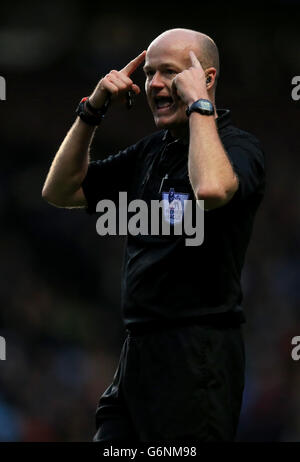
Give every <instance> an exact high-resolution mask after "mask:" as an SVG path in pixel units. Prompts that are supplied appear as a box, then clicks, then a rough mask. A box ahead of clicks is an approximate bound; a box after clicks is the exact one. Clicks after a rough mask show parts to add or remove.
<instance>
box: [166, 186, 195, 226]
mask: <svg viewBox="0 0 300 462" xmlns="http://www.w3.org/2000/svg"><path fill="white" fill-rule="evenodd" d="M188 198H189V194H187V193H178V192H175V190H174V188H170V191H169V192H164V191H163V192H162V200H163V211H164V218H165V220H166V221H167V222H168V223H170V224H171V225H176V224H177V223H181V222H182V218H183V214H184V209H185V206H186V202H185V201H187V200H188Z"/></svg>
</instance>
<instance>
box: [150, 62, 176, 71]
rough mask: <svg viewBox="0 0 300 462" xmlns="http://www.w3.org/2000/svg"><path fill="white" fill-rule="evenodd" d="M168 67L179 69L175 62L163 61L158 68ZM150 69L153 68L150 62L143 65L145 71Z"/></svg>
mask: <svg viewBox="0 0 300 462" xmlns="http://www.w3.org/2000/svg"><path fill="white" fill-rule="evenodd" d="M166 67H173V68H175V69H177V70H179V68H178V66H176V64H174V63H168V62H167V63H161V64H160V65H159V66H158V68H166ZM148 69H153V66H150V65H149V64H145V66H144V67H143V71H146V70H148Z"/></svg>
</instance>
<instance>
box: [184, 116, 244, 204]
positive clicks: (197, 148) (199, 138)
mask: <svg viewBox="0 0 300 462" xmlns="http://www.w3.org/2000/svg"><path fill="white" fill-rule="evenodd" d="M189 124H190V144H189V160H188V169H189V177H190V181H191V185H192V188H193V190H194V193H195V196H196V198H197V199H203V200H204V201H205V208H206V209H210V208H215V207H219V206H221V205H224V204H225V203H226V202H228V201H229V200H230V199H231V198H232V196H233V194H234V193H235V191H236V190H237V187H238V182H237V178H236V175H235V173H234V171H233V169H232V166H231V164H230V161H229V159H228V157H227V154H226V152H225V150H224V147H223V145H222V142H221V140H220V138H219V135H218V131H217V128H216V122H215V118H214V117H213V116H203V115H201V114H198V113H195V112H193V113H192V114H191V115H190V119H189Z"/></svg>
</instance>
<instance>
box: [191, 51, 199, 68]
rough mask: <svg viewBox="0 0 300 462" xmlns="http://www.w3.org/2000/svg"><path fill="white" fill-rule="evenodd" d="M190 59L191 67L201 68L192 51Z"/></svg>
mask: <svg viewBox="0 0 300 462" xmlns="http://www.w3.org/2000/svg"><path fill="white" fill-rule="evenodd" d="M190 58H191V63H192V66H193V67H201V64H200V61H199V60H198V58H197V56H196V55H195V53H194V52H193V51H190Z"/></svg>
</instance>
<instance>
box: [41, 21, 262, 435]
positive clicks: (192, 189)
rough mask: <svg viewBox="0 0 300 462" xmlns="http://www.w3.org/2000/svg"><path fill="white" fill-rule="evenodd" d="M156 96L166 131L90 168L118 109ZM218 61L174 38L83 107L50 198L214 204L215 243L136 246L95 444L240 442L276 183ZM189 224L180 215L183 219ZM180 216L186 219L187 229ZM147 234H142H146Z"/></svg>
mask: <svg viewBox="0 0 300 462" xmlns="http://www.w3.org/2000/svg"><path fill="white" fill-rule="evenodd" d="M142 64H144V72H145V78H146V82H145V90H146V95H147V100H148V104H149V106H150V109H151V111H152V113H153V117H154V122H155V125H156V127H157V131H155V132H154V133H153V134H151V135H149V136H147V137H145V138H144V139H142V140H140V141H138V142H137V143H136V144H134V145H132V146H129V147H127V148H126V149H124V150H122V151H120V152H119V153H118V154H117V155H114V156H108V157H107V158H106V159H105V160H102V161H90V159H89V147H90V144H91V141H92V138H93V134H94V132H95V129H96V127H97V126H98V125H99V124H100V122H101V120H102V118H103V117H104V115H105V113H106V109H107V106H108V104H109V103H110V104H111V106H114V104H115V102H116V101H123V102H124V103H126V104H127V105H128V104H129V105H130V104H131V101H132V95H134V94H135V95H138V94H139V93H140V88H139V87H138V86H137V85H136V84H135V83H134V82H133V80H132V74H133V72H134V71H135V70H136V69H137V68H138V67H139V66H140V65H142ZM218 77H219V56H218V49H217V47H216V45H215V43H214V41H213V40H212V39H211V38H210V37H208V36H207V35H204V34H202V33H200V32H196V31H192V30H189V29H172V30H168V31H166V32H164V33H162V34H161V35H160V36H158V37H157V38H155V40H154V41H153V42H152V43H151V44H150V46H149V47H148V49H147V51H144V52H142V53H141V54H140V55H139V56H137V57H136V58H135V59H133V60H132V61H130V62H129V64H127V66H125V67H124V68H123V69H122V70H120V71H116V70H112V71H111V72H109V73H108V74H107V75H106V76H105V77H104V78H102V79H101V80H100V82H99V83H98V85H97V86H96V88H95V90H94V92H93V93H92V94H91V95H90V96H89V98H83V99H82V100H81V102H80V103H79V106H78V108H77V114H78V117H77V118H76V120H75V122H74V124H73V126H72V128H71V129H70V131H69V132H68V134H67V135H66V138H65V140H64V141H63V143H62V145H61V146H60V148H59V150H58V152H57V154H56V156H55V158H54V160H53V163H52V166H51V168H50V171H49V173H48V176H47V179H46V181H45V185H44V188H43V197H44V198H45V199H46V200H47V201H48V202H49V203H51V204H53V205H55V206H59V207H66V208H71V207H85V208H86V209H87V211H88V212H90V213H93V212H95V210H96V205H97V203H98V202H99V201H100V200H102V199H110V200H112V201H114V203H117V202H118V197H119V192H120V191H123V192H126V193H127V194H128V200H130V201H132V200H135V199H141V200H143V201H145V203H146V204H148V205H150V204H151V201H153V200H159V201H161V200H162V199H163V198H167V200H166V201H165V202H166V204H167V205H166V209H165V210H164V213H165V215H166V216H167V217H168V219H169V222H170V226H171V227H172V225H174V216H175V215H174V213H175V212H174V210H175V205H174V204H175V202H176V201H177V205H178V203H182V200H183V198H185V199H186V198H189V199H190V200H192V201H193V203H194V204H196V199H197V200H201V201H203V203H204V212H203V213H204V223H205V235H204V242H203V243H202V245H199V246H187V245H185V239H184V236H183V235H174V234H173V235H170V236H165V235H161V234H159V235H151V234H150V235H146V234H137V235H134V234H129V235H128V237H127V245H126V252H125V257H124V265H123V277H122V313H123V319H124V324H125V327H126V331H127V334H128V335H127V337H126V339H125V342H124V344H123V348H122V351H121V355H120V360H119V365H118V368H117V370H116V372H115V375H114V379H113V382H112V383H111V385H110V386H109V387H108V388H107V389H106V391H105V392H104V394H103V395H102V396H101V398H100V401H99V404H98V408H97V412H96V424H97V425H96V426H97V431H96V434H95V437H94V441H103V442H104V441H106V442H110V441H143V442H150V441H186V440H190V441H192V440H194V441H199V442H201V441H203V442H204V441H234V438H235V435H236V430H237V426H238V420H239V415H240V409H241V403H242V395H243V389H244V372H245V355H244V343H243V336H242V331H241V330H242V327H241V324H242V323H243V322H244V321H245V317H244V313H243V308H242V290H241V283H240V280H241V272H242V267H243V264H244V259H245V253H246V250H247V247H248V244H249V240H250V236H251V232H252V227H253V221H254V217H255V214H256V211H257V208H258V206H259V204H260V202H261V200H262V197H263V194H264V185H265V173H264V154H263V152H262V149H261V147H260V144H259V141H258V140H257V139H256V138H255V137H254V136H253V135H251V134H250V133H248V132H245V131H242V130H240V129H238V128H236V127H235V126H234V125H233V124H232V122H231V116H230V111H229V110H228V109H217V108H216V104H215V90H216V86H217V81H218ZM179 215H180V214H179ZM179 218H180V217H179ZM135 234H136V233H135Z"/></svg>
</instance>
